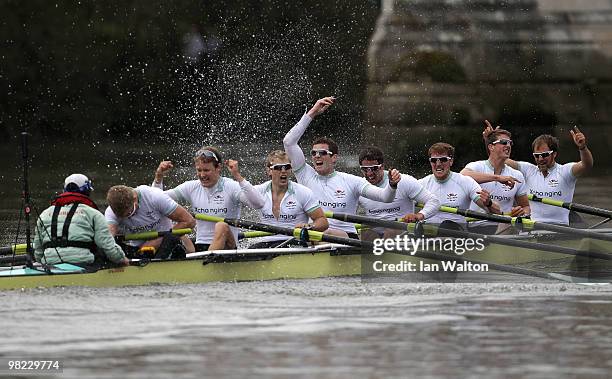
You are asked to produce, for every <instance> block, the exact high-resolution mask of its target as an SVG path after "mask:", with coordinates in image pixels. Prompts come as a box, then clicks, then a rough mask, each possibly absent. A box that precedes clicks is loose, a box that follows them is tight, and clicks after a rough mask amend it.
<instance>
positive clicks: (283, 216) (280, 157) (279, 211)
mask: <svg viewBox="0 0 612 379" xmlns="http://www.w3.org/2000/svg"><path fill="white" fill-rule="evenodd" d="M266 173H267V174H268V176H269V177H270V180H269V181H267V182H265V183H262V184H258V185H256V186H255V189H256V190H257V191H259V193H261V195H262V196H263V197H264V199H265V203H264V206H263V207H261V208H260V209H259V212H260V219H261V222H262V223H265V224H268V225H274V226H282V227H290V228H302V227H306V228H308V229H311V230H316V231H319V232H324V231H325V230H327V227H328V223H327V218H326V217H325V214H324V213H323V210H322V209H321V206H320V205H319V201H318V200H317V198H316V197H315V195H314V194H313V193H312V191H311V190H310V189H309V188H308V187H305V186H303V185H301V184H299V183H296V182H294V181H291V180H290V178H291V175H292V174H293V172H292V167H291V163H290V162H289V157H288V156H287V153H285V152H284V151H282V150H274V151H272V152H270V154H268V157H267V159H266ZM310 219H312V222H310ZM280 244H282V245H283V246H291V245H296V244H298V245H301V242H299V241H296V240H295V239H293V238H292V237H289V236H285V235H280V234H277V235H273V236H266V237H262V238H260V239H259V240H258V241H256V242H255V243H254V244H252V245H250V246H249V248H250V249H258V248H267V247H275V246H278V245H280Z"/></svg>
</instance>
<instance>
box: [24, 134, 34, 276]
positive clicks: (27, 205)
mask: <svg viewBox="0 0 612 379" xmlns="http://www.w3.org/2000/svg"><path fill="white" fill-rule="evenodd" d="M28 136H29V133H28V132H22V133H21V152H22V155H21V157H22V159H23V200H24V207H23V212H24V214H25V222H26V265H27V266H28V267H33V262H34V250H33V249H32V236H31V235H30V213H32V205H31V201H30V188H29V186H28V165H29V162H28V161H29V156H28Z"/></svg>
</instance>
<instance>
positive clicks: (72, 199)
mask: <svg viewBox="0 0 612 379" xmlns="http://www.w3.org/2000/svg"><path fill="white" fill-rule="evenodd" d="M72 203H79V204H85V205H89V206H90V207H92V208H94V209H97V210H99V209H98V206H97V205H96V203H94V201H93V200H91V199H90V198H89V196H85V195H83V194H82V193H78V192H64V193H61V194H59V195H58V196H57V197H56V198H55V199H53V201H52V202H51V205H55V206H60V207H61V206H64V205H68V204H72Z"/></svg>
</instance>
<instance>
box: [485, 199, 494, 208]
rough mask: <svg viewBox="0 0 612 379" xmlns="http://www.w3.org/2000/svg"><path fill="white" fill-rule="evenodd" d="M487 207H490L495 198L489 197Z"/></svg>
mask: <svg viewBox="0 0 612 379" xmlns="http://www.w3.org/2000/svg"><path fill="white" fill-rule="evenodd" d="M485 205H486V206H487V207H490V206H491V205H493V199H491V198H489V202H488V203H487V204H485Z"/></svg>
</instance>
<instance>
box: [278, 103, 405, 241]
mask: <svg viewBox="0 0 612 379" xmlns="http://www.w3.org/2000/svg"><path fill="white" fill-rule="evenodd" d="M311 121H312V118H310V117H309V116H308V114H304V115H303V116H302V118H301V119H300V121H298V123H297V124H295V125H294V126H293V128H291V130H290V131H289V132H288V133H287V135H285V138H284V139H283V145H284V147H285V151H286V152H287V155H288V156H289V159H290V160H291V164H292V165H293V167H294V168H295V169H294V171H293V172H294V174H295V177H296V178H297V181H298V183H300V184H302V185H304V186H306V187H308V188H310V189H311V190H312V192H314V194H315V196H316V197H317V199H318V200H319V205H320V206H321V208H323V210H325V211H332V212H338V213H348V214H355V212H356V211H357V204H358V202H359V196H365V197H367V198H370V199H373V200H378V201H382V202H390V201H392V200H393V197H394V196H395V189H393V188H391V187H390V186H386V187H385V188H384V189H382V188H378V187H375V186H373V185H371V184H370V183H368V181H367V180H365V179H364V178H361V177H359V176H355V175H351V174H347V173H345V172H339V171H334V172H332V173H331V174H329V175H319V174H317V172H316V171H315V169H314V168H313V167H312V166H310V165H308V164H306V157H305V156H304V152H303V151H302V149H300V147H299V146H298V141H299V139H300V138H301V137H302V135H303V134H304V131H306V127H307V126H308V125H309V124H310V122H311ZM328 222H329V227H330V229H339V230H344V231H345V232H347V233H356V232H357V231H356V230H355V226H354V225H353V224H351V223H348V222H342V221H338V220H334V219H329V220H328Z"/></svg>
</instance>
